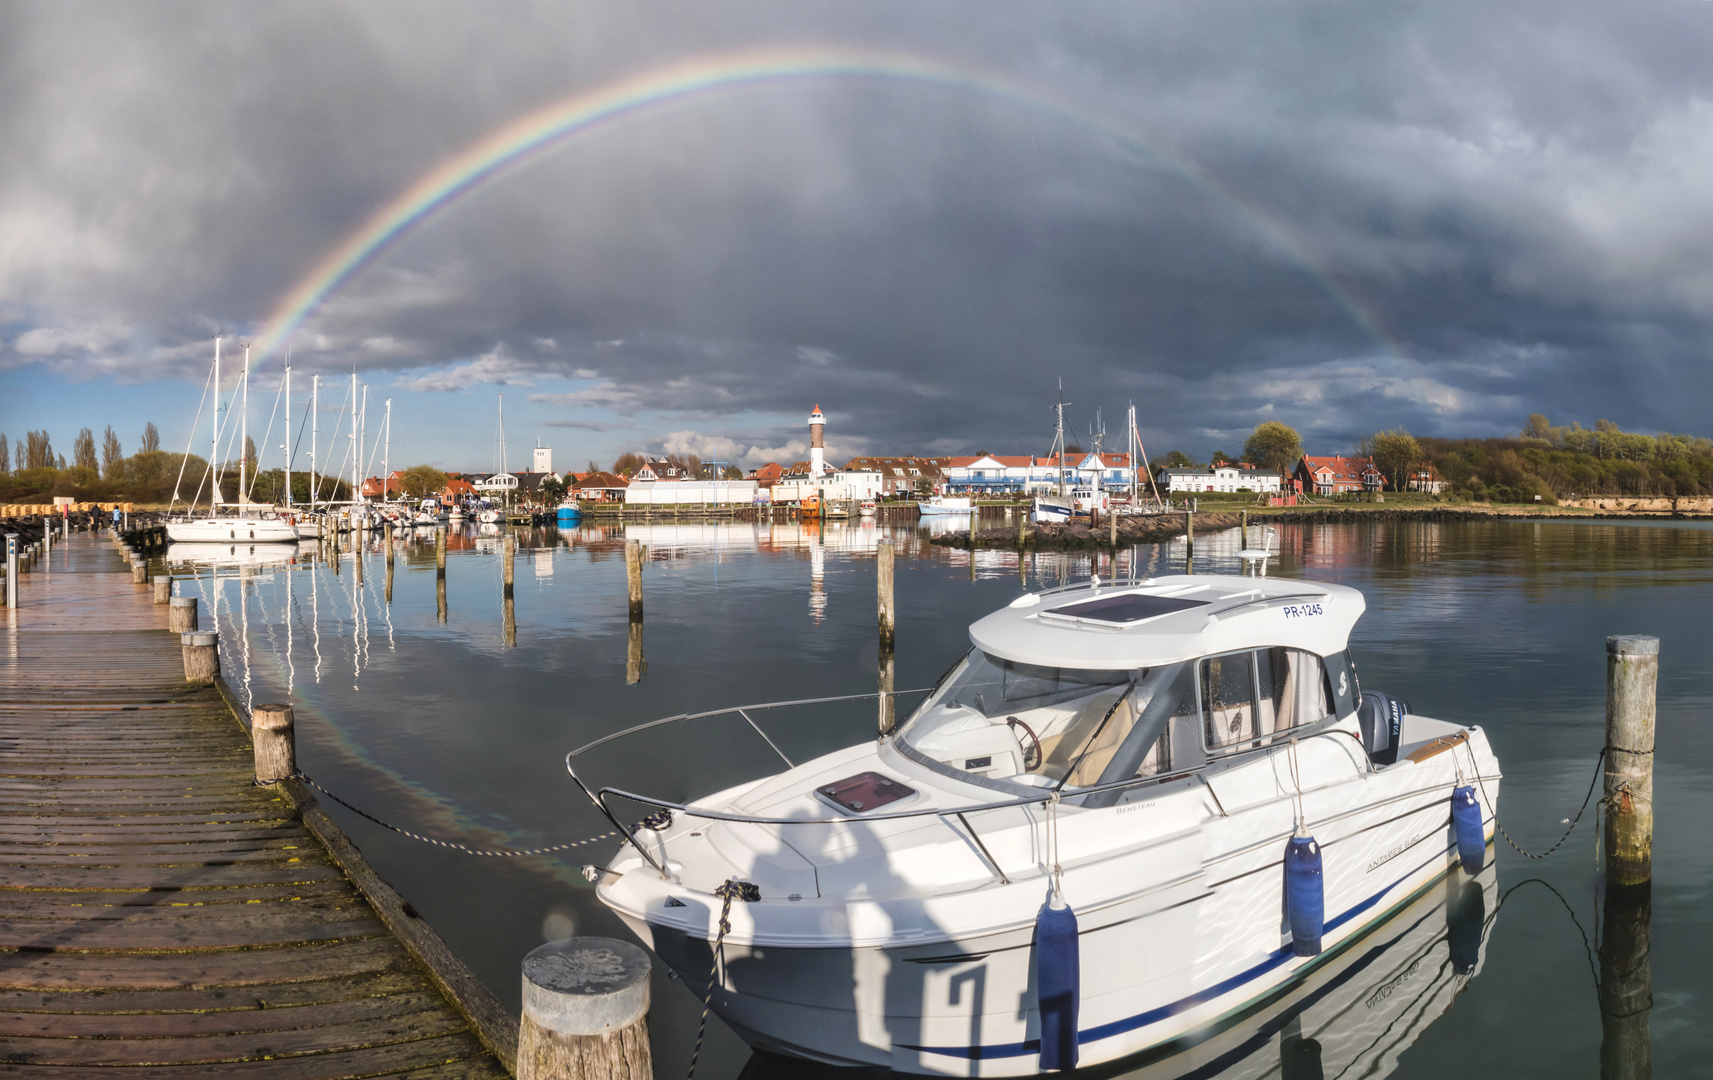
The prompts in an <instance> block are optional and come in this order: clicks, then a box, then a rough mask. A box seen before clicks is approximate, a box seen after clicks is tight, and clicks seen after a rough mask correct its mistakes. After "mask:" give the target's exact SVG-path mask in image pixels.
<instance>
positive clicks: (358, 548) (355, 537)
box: [351, 530, 365, 585]
mask: <svg viewBox="0 0 1713 1080" xmlns="http://www.w3.org/2000/svg"><path fill="white" fill-rule="evenodd" d="M363 545H364V540H363V534H362V533H360V532H357V531H356V530H352V533H351V565H352V567H354V568H355V569H356V571H357V584H358V585H361V584H363V556H364V554H365V552H364V550H363Z"/></svg>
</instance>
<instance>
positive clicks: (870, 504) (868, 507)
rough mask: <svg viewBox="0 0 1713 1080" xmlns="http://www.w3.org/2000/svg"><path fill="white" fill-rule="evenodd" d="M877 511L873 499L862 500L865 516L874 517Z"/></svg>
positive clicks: (863, 514) (862, 511)
mask: <svg viewBox="0 0 1713 1080" xmlns="http://www.w3.org/2000/svg"><path fill="white" fill-rule="evenodd" d="M876 512H877V511H876V507H875V505H874V500H873V499H864V500H863V501H862V510H861V513H862V516H863V517H873V516H874V515H875V513H876Z"/></svg>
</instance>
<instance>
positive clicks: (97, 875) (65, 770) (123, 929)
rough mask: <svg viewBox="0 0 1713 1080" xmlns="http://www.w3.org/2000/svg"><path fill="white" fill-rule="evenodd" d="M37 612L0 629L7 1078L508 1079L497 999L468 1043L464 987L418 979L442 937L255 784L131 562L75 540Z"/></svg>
mask: <svg viewBox="0 0 1713 1080" xmlns="http://www.w3.org/2000/svg"><path fill="white" fill-rule="evenodd" d="M23 596H24V606H23V607H22V608H20V609H18V610H17V611H15V612H8V614H7V621H6V622H5V623H4V625H0V1074H6V1075H17V1074H21V1075H26V1076H28V1075H40V1076H43V1077H47V1076H52V1077H54V1078H56V1080H74V1078H79V1077H94V1076H100V1077H103V1078H108V1080H111V1078H114V1077H126V1078H139V1080H169V1078H170V1080H177V1078H180V1077H191V1076H198V1077H205V1076H236V1077H256V1078H259V1080H263V1078H265V1080H276V1078H277V1080H303V1078H320V1077H325V1078H329V1080H333V1078H352V1077H369V1076H391V1077H418V1078H421V1080H430V1078H432V1080H451V1078H458V1077H472V1078H500V1077H504V1076H506V1075H507V1073H506V1063H503V1062H502V1061H501V1060H500V1059H499V1058H496V1057H495V1055H494V1053H493V1052H492V1051H491V1050H490V1049H489V1046H490V1045H494V1044H496V1043H503V1042H504V1034H505V1033H503V1032H502V1034H501V1036H500V1037H498V1038H496V1037H495V1035H494V1032H493V1025H495V1024H503V1018H497V1017H494V1016H492V1015H489V1014H491V1013H492V1012H493V1005H492V1001H491V995H488V996H486V997H485V999H484V1000H483V1001H481V1002H479V1007H480V1008H482V1009H484V1010H486V1011H485V1012H484V1014H483V1017H482V1019H483V1022H485V1023H488V1024H489V1029H488V1030H485V1031H483V1032H481V1033H478V1031H477V1030H476V1028H475V1027H473V1025H472V1023H471V1020H470V1007H469V1005H468V1004H467V1003H465V1002H461V1001H455V1000H453V999H451V998H449V997H448V996H447V994H448V990H447V988H448V986H449V985H451V986H452V987H453V988H454V991H455V990H456V987H457V985H458V983H459V980H460V979H467V977H468V973H467V972H465V971H463V970H462V967H461V965H458V964H457V963H456V961H455V960H451V959H450V956H449V954H447V956H446V957H445V960H446V964H445V965H444V966H445V967H446V970H434V969H433V968H432V965H433V964H434V955H429V956H428V959H427V964H428V965H429V966H425V960H424V956H425V953H427V954H434V950H435V949H436V948H438V949H439V950H441V951H444V948H445V946H444V945H443V944H440V943H439V939H438V937H436V936H435V935H434V934H433V932H432V931H430V930H427V928H426V927H422V928H421V929H420V930H413V929H412V928H405V933H406V940H401V936H400V933H401V930H400V928H399V926H397V925H396V924H397V923H398V922H399V920H400V918H401V916H400V915H399V914H398V912H397V911H395V910H392V909H393V908H397V907H399V906H400V905H401V904H402V902H401V901H397V898H396V894H393V893H392V892H391V890H390V889H387V888H386V886H385V883H384V882H381V881H380V880H379V879H378V878H376V877H374V874H373V871H372V870H370V869H369V868H368V867H367V864H366V863H363V862H362V859H361V856H360V855H359V854H358V853H357V852H356V849H355V848H354V847H351V846H350V841H349V840H348V839H346V838H345V837H344V835H343V833H341V832H339V831H338V828H337V826H336V825H334V824H333V823H332V822H331V820H324V819H325V814H323V813H322V812H321V811H320V809H319V808H318V807H315V806H314V805H313V800H308V799H307V798H306V796H305V794H304V793H301V792H296V791H295V790H284V789H283V787H284V786H283V785H282V788H274V789H264V788H258V787H256V786H255V785H254V784H253V783H252V768H253V763H252V755H251V751H250V746H249V741H248V739H247V737H246V736H245V734H244V732H243V731H242V730H241V728H240V727H239V726H238V725H237V724H235V723H234V722H233V715H232V711H231V710H230V709H229V705H228V701H227V700H226V699H225V698H224V697H223V695H222V692H221V690H220V689H217V688H214V687H195V686H190V685H187V684H185V683H184V680H183V668H182V664H181V659H180V655H179V646H178V642H177V640H176V639H175V638H174V637H173V636H172V635H170V634H168V633H166V632H165V631H166V619H167V609H166V608H165V607H156V606H155V605H154V604H153V603H152V601H151V598H150V596H149V595H148V593H147V591H145V590H143V589H139V588H137V587H136V586H135V585H134V584H133V583H132V581H131V576H130V574H129V573H128V572H126V570H125V567H124V565H123V564H122V563H121V561H120V560H119V559H118V558H117V556H115V555H112V554H110V553H109V552H108V551H107V549H106V548H105V547H103V546H101V545H100V544H98V543H97V542H96V541H95V540H94V539H93V538H89V537H74V538H73V539H72V540H71V541H70V542H69V543H64V544H62V545H60V546H59V547H58V548H56V550H55V552H54V554H53V556H52V559H51V561H50V562H49V563H48V564H47V565H46V566H44V567H42V568H39V569H38V570H36V571H34V572H32V574H31V577H30V579H29V580H28V581H27V582H25V583H24V590H23ZM306 817H307V818H311V819H312V820H310V821H309V822H307V823H306V820H305V819H306ZM377 896H379V897H381V898H382V903H381V909H378V908H377V906H376V900H375V898H376V897H377ZM412 921H419V920H412ZM412 934H414V935H415V937H411V936H410V935H412ZM418 939H420V940H418ZM407 940H408V944H409V947H408V948H407ZM448 971H450V975H449V974H448ZM484 995H485V991H478V990H477V989H476V988H472V996H473V997H477V998H483V997H484ZM514 1025H515V1021H514ZM478 1034H481V1035H482V1038H478ZM484 1039H486V1040H487V1041H486V1042H484V1041H483V1040H484Z"/></svg>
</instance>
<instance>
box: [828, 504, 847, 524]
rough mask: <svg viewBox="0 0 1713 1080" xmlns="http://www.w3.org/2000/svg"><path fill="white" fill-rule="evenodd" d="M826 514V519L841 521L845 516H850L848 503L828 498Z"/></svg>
mask: <svg viewBox="0 0 1713 1080" xmlns="http://www.w3.org/2000/svg"><path fill="white" fill-rule="evenodd" d="M826 516H827V520H828V521H833V520H840V521H842V520H844V519H845V518H848V517H850V516H851V506H850V503H847V502H841V501H839V500H837V499H830V500H828V502H827V515H826Z"/></svg>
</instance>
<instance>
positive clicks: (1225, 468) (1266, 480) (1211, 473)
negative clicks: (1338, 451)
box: [1155, 461, 1284, 495]
mask: <svg viewBox="0 0 1713 1080" xmlns="http://www.w3.org/2000/svg"><path fill="white" fill-rule="evenodd" d="M1155 480H1156V482H1158V483H1159V485H1160V490H1161V491H1163V492H1166V493H1168V494H1179V493H1183V492H1192V493H1203V492H1209V491H1224V492H1238V491H1251V492H1255V493H1256V494H1260V495H1277V494H1279V493H1280V491H1281V490H1283V486H1284V477H1282V476H1280V475H1279V474H1278V473H1276V472H1274V471H1273V470H1272V469H1264V468H1261V467H1260V466H1258V465H1251V464H1249V463H1248V462H1235V461H1226V462H1221V463H1220V464H1218V465H1215V466H1212V467H1211V468H1206V469H1201V468H1195V469H1161V470H1160V471H1159V472H1158V473H1156V474H1155Z"/></svg>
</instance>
